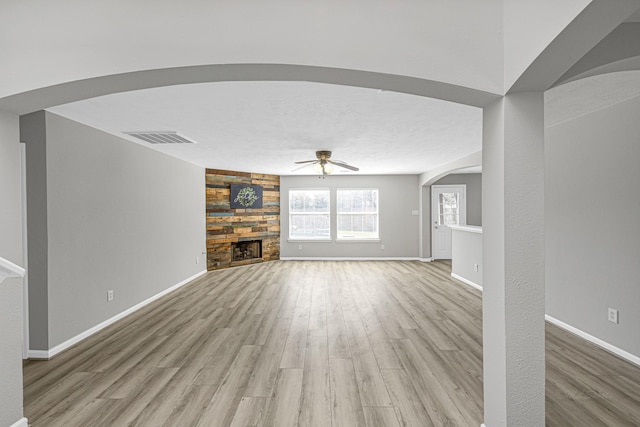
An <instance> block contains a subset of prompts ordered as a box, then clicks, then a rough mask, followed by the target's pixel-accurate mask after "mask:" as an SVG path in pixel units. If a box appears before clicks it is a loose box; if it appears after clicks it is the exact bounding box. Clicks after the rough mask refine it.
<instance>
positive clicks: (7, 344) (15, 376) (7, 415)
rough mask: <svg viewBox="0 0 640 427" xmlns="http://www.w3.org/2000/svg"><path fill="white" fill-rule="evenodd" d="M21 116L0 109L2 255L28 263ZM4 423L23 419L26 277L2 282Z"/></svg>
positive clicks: (0, 410) (0, 412) (0, 401)
mask: <svg viewBox="0 0 640 427" xmlns="http://www.w3.org/2000/svg"><path fill="white" fill-rule="evenodd" d="M20 170H21V169H20V143H19V132H18V116H16V115H14V114H10V113H7V112H4V111H1V110H0V200H1V201H2V202H1V203H0V256H1V257H3V258H5V259H8V260H9V261H11V262H13V263H15V264H18V265H20V266H24V264H23V259H22V258H23V257H22V202H21V194H22V191H21V172H20ZM0 383H1V384H2V385H1V386H0V426H10V425H12V424H13V423H15V422H17V421H18V420H20V419H21V418H22V279H16V278H10V279H5V281H4V282H2V283H1V284H0Z"/></svg>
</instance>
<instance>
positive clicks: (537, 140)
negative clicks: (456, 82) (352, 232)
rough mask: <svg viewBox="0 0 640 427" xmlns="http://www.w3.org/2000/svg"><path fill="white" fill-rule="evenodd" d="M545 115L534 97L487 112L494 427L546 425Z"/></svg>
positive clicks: (486, 247)
mask: <svg viewBox="0 0 640 427" xmlns="http://www.w3.org/2000/svg"><path fill="white" fill-rule="evenodd" d="M543 108H544V107H543V95H542V93H541V92H526V93H516V94H510V95H506V96H505V97H504V98H502V99H500V100H498V101H496V102H494V103H492V104H490V105H489V106H488V107H486V108H485V110H484V119H483V120H484V123H483V124H484V126H483V156H482V157H483V158H482V162H483V182H482V218H483V231H484V235H483V236H484V237H483V245H482V246H483V256H484V276H483V285H484V292H483V337H484V340H483V343H484V344H483V349H484V350H483V351H484V424H485V425H486V427H504V426H518V427H528V426H531V427H533V426H536V427H537V426H543V425H544V424H545V407H544V399H545V390H544V380H545V379H544V375H545V373H544V369H545V367H544V237H543V232H544V221H543V216H544V206H543V202H544V118H543Z"/></svg>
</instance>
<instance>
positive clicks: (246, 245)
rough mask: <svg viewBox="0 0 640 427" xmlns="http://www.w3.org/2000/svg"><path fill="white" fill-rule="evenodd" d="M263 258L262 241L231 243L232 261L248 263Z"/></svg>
mask: <svg viewBox="0 0 640 427" xmlns="http://www.w3.org/2000/svg"><path fill="white" fill-rule="evenodd" d="M261 258H262V240H248V241H245V242H231V261H232V262H235V261H246V260H251V259H261Z"/></svg>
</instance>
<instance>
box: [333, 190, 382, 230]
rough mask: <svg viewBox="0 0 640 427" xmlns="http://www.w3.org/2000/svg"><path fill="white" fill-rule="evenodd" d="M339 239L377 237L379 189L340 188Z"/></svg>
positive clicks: (338, 208)
mask: <svg viewBox="0 0 640 427" xmlns="http://www.w3.org/2000/svg"><path fill="white" fill-rule="evenodd" d="M336 196H337V224H338V227H337V228H338V239H377V238H378V237H379V233H378V189H377V188H375V189H338V191H337V193H336Z"/></svg>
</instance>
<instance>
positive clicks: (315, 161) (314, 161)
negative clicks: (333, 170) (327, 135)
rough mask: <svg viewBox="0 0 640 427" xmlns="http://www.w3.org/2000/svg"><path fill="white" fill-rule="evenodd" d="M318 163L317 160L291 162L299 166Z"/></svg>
mask: <svg viewBox="0 0 640 427" xmlns="http://www.w3.org/2000/svg"><path fill="white" fill-rule="evenodd" d="M318 162H319V160H302V161H300V162H293V163H295V164H298V165H299V164H302V163H318Z"/></svg>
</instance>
